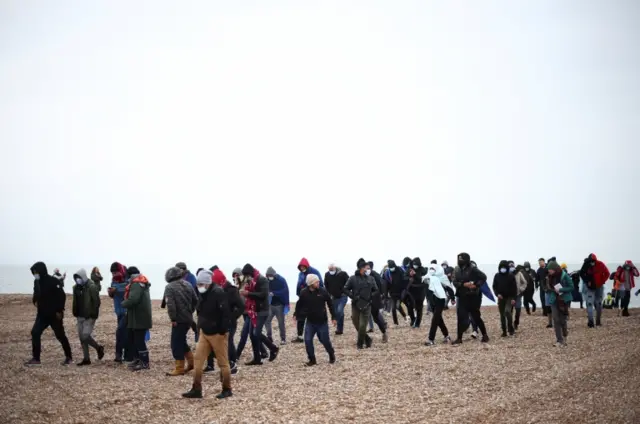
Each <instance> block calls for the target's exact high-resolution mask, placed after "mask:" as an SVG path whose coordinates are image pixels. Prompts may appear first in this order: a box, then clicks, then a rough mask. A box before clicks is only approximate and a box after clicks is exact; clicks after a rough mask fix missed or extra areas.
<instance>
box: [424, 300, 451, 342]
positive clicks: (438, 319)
mask: <svg viewBox="0 0 640 424" xmlns="http://www.w3.org/2000/svg"><path fill="white" fill-rule="evenodd" d="M446 303H447V302H446V301H445V299H440V298H438V297H436V296H433V317H432V318H431V328H430V329H429V340H431V341H433V340H434V339H435V338H436V331H438V328H440V330H441V331H442V334H443V335H444V336H445V337H447V336H448V335H449V330H447V326H446V325H445V324H444V319H443V318H442V311H444V306H445V304H446Z"/></svg>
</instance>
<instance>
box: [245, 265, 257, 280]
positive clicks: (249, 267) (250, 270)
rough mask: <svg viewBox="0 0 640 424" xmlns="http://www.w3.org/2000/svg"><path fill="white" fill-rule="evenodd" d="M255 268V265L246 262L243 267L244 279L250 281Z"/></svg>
mask: <svg viewBox="0 0 640 424" xmlns="http://www.w3.org/2000/svg"><path fill="white" fill-rule="evenodd" d="M254 271H255V269H254V268H253V266H252V265H251V264H246V265H245V266H243V267H242V281H244V282H245V283H246V282H249V281H251V280H253V273H254Z"/></svg>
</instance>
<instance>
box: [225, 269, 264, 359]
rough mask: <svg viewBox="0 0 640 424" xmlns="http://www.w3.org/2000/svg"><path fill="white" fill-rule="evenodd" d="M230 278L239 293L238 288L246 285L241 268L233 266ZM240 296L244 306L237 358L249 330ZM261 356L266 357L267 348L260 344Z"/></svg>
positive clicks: (241, 288)
mask: <svg viewBox="0 0 640 424" xmlns="http://www.w3.org/2000/svg"><path fill="white" fill-rule="evenodd" d="M231 278H232V279H233V282H234V283H235V285H236V287H237V288H238V294H239V293H240V290H243V289H244V287H245V286H246V285H247V284H246V283H245V281H244V278H243V277H242V268H235V269H234V270H233V272H232V273H231ZM247 281H248V280H247ZM240 298H241V299H242V302H243V304H244V305H245V308H244V311H243V313H242V317H243V323H242V329H241V330H240V340H238V345H237V346H236V358H237V359H240V357H241V356H242V352H244V347H245V346H246V344H247V340H248V339H249V331H250V330H251V320H250V319H249V314H248V312H247V305H246V303H245V298H244V297H243V296H240ZM261 356H262V358H263V359H264V358H266V357H268V354H267V349H266V348H265V347H264V346H262V348H261Z"/></svg>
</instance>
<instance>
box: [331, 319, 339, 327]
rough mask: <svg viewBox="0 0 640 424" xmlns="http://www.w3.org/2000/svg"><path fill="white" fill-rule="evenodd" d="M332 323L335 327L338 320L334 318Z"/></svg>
mask: <svg viewBox="0 0 640 424" xmlns="http://www.w3.org/2000/svg"><path fill="white" fill-rule="evenodd" d="M331 324H332V325H333V326H334V327H335V326H336V325H338V321H336V320H335V319H332V320H331Z"/></svg>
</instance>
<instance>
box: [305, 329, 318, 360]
mask: <svg viewBox="0 0 640 424" xmlns="http://www.w3.org/2000/svg"><path fill="white" fill-rule="evenodd" d="M316 331H317V326H316V325H315V324H311V323H310V322H307V328H305V330H304V347H305V349H306V351H307V358H309V362H315V361H316V354H315V351H314V348H313V337H314V336H315V335H316Z"/></svg>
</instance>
